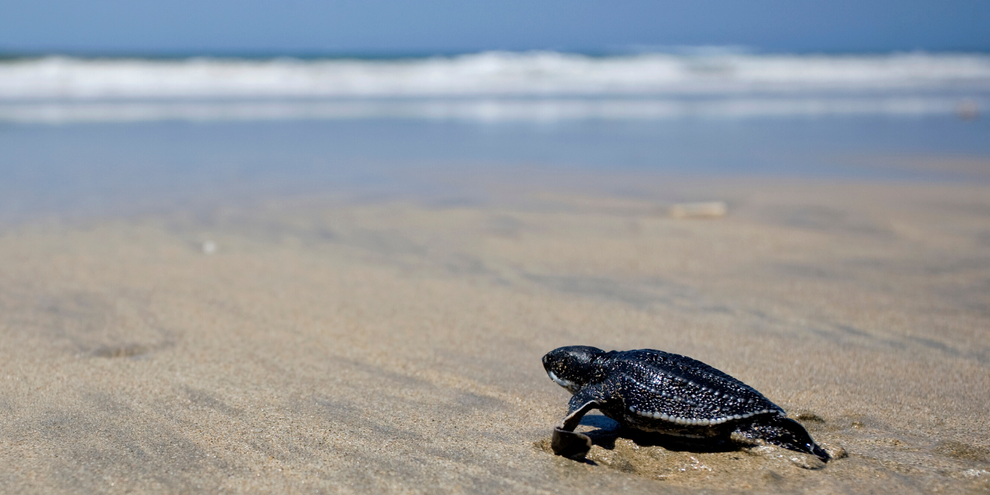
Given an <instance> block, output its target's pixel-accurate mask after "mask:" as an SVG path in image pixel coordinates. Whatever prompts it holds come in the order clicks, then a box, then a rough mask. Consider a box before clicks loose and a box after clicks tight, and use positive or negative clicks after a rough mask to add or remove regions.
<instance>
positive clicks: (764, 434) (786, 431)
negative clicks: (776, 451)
mask: <svg viewBox="0 0 990 495" xmlns="http://www.w3.org/2000/svg"><path fill="white" fill-rule="evenodd" d="M734 433H736V434H739V435H741V436H742V437H744V438H746V439H750V440H763V441H765V442H767V443H769V444H772V445H776V446H778V447H782V448H785V449H787V450H793V451H796V452H804V453H805V454H811V455H813V456H815V457H817V458H819V459H821V461H822V462H828V461H830V460H831V459H832V456H830V455H828V452H825V449H823V448H821V447H819V446H818V444H816V443H815V441H814V440H812V439H811V435H809V434H808V430H805V429H804V426H801V423H798V422H797V421H794V420H793V419H791V418H788V417H785V416H776V415H772V416H766V417H763V418H758V419H755V420H754V421H752V422H750V423H744V424H740V425H739V426H738V427H737V428H736V431H735V432H734Z"/></svg>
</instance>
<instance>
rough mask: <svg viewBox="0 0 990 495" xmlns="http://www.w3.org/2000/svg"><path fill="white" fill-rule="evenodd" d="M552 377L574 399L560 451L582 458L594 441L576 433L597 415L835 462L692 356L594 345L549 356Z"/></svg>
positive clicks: (764, 403)
mask: <svg viewBox="0 0 990 495" xmlns="http://www.w3.org/2000/svg"><path fill="white" fill-rule="evenodd" d="M543 367H544V368H546V370H547V374H548V375H549V376H550V378H551V379H552V380H553V381H554V382H556V383H557V384H558V385H560V386H561V387H564V388H566V389H567V390H568V391H569V392H570V393H571V394H573V395H574V396H573V397H571V400H570V402H569V403H568V414H567V416H566V417H565V418H564V421H563V422H562V424H561V425H560V426H558V427H557V428H555V429H554V435H553V442H552V447H553V450H554V453H556V454H558V455H563V456H567V457H583V456H584V454H586V453H587V452H588V449H589V448H590V447H591V439H590V438H589V437H588V436H586V435H583V434H580V433H577V432H575V431H574V428H576V427H577V425H578V424H579V423H580V422H581V418H582V417H583V416H584V415H585V414H586V413H587V412H588V411H590V410H592V409H598V410H599V411H601V412H602V413H603V414H604V415H605V416H608V417H609V418H612V419H614V420H615V421H617V422H619V423H620V424H621V425H623V426H626V427H630V428H635V429H638V430H643V431H648V432H656V433H662V434H666V435H676V436H682V437H690V438H710V439H716V438H726V439H732V440H734V441H741V442H750V443H753V442H759V441H761V440H762V441H765V442H766V443H769V444H773V445H777V446H779V447H783V448H785V449H790V450H794V451H797V452H804V453H807V454H812V455H814V456H816V457H818V458H819V459H821V460H822V461H824V462H828V461H829V459H831V457H830V456H829V455H828V453H827V452H825V450H824V449H822V448H821V447H819V446H818V445H817V444H815V442H814V440H812V439H811V436H810V435H809V434H808V432H807V431H806V430H805V429H804V427H803V426H801V424H800V423H798V422H797V421H794V420H793V419H790V418H788V417H787V413H785V412H784V410H783V409H781V408H780V406H778V405H776V404H774V403H773V402H770V401H769V400H768V399H767V398H766V397H764V396H763V395H762V394H760V393H759V392H757V391H756V390H755V389H753V387H750V386H749V385H746V384H745V383H743V382H741V381H739V380H736V379H735V378H732V377H731V376H729V375H727V374H725V373H723V372H721V371H719V370H717V369H715V368H712V367H711V366H708V365H707V364H705V363H702V362H701V361H697V360H694V359H691V358H689V357H685V356H680V355H678V354H671V353H668V352H663V351H656V350H652V349H639V350H634V351H621V352H620V351H610V352H605V351H603V350H601V349H598V348H595V347H588V346H570V347H561V348H559V349H554V350H553V351H550V352H548V353H547V354H546V355H545V356H543Z"/></svg>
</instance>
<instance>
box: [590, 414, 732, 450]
mask: <svg viewBox="0 0 990 495" xmlns="http://www.w3.org/2000/svg"><path fill="white" fill-rule="evenodd" d="M580 424H582V425H584V426H591V427H593V428H595V429H594V430H591V431H583V432H581V433H582V434H584V435H587V436H588V438H590V439H591V444H592V445H597V446H599V447H601V448H603V449H606V450H614V449H615V441H616V440H617V439H619V438H625V439H627V440H629V441H631V442H633V443H635V444H636V445H637V446H639V447H661V448H663V449H665V450H669V451H673V452H693V453H696V454H706V453H715V452H735V451H738V450H739V448H740V447H739V445H736V444H734V443H732V442H729V441H725V440H723V439H707V438H684V437H678V436H674V435H664V434H662V433H652V432H648V431H643V430H637V429H635V428H627V427H624V426H622V425H620V424H619V423H618V422H617V421H615V420H612V419H609V418H607V417H605V416H603V415H600V414H588V415H585V416H584V417H583V418H581V423H580Z"/></svg>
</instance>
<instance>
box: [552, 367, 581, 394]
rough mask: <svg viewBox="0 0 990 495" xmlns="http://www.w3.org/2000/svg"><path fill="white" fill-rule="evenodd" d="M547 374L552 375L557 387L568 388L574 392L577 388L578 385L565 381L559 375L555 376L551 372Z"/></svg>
mask: <svg viewBox="0 0 990 495" xmlns="http://www.w3.org/2000/svg"><path fill="white" fill-rule="evenodd" d="M547 374H548V375H550V379H551V380H553V381H554V383H556V384H557V385H560V386H561V387H564V388H566V389H567V390H571V391H573V390H574V389H575V388H576V385H575V383H574V382H572V381H569V380H564V379H563V378H559V377H558V376H557V375H555V374H553V372H552V371H549V370H548V371H547Z"/></svg>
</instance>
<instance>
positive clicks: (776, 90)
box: [0, 52, 990, 221]
mask: <svg viewBox="0 0 990 495" xmlns="http://www.w3.org/2000/svg"><path fill="white" fill-rule="evenodd" d="M987 109H990V55H987V54H925V53H902V54H870V55H768V54H746V53H715V54H706V55H673V54H640V55H630V56H612V57H593V56H586V55H579V54H565V53H555V52H533V53H502V52H492V53H480V54H467V55H462V56H455V57H427V58H407V59H375V60H372V59H309V60H302V59H292V58H278V59H211V58H185V59H159V60H148V59H114V58H102V59H101V58H85V59H84V58H69V57H54V56H53V57H43V58H30V59H11V60H7V61H3V62H0V221H5V220H6V221H9V220H15V221H16V220H18V219H24V218H32V217H35V216H38V215H55V216H72V215H91V214H96V215H100V214H106V213H112V212H117V211H141V210H143V209H152V210H153V209H159V208H170V207H176V206H182V205H187V204H196V203H197V202H210V201H213V202H223V201H227V200H243V199H245V198H247V199H254V200H257V199H259V198H271V197H278V196H279V195H291V194H299V193H305V194H320V193H337V192H342V191H343V192H351V193H361V192H363V193H368V194H397V193H406V194H409V193H416V194H427V195H433V196H449V197H456V196H457V194H458V191H456V190H450V189H449V185H447V184H444V183H441V182H438V181H437V180H436V178H437V177H438V175H443V174H445V173H455V174H460V175H462V176H464V177H468V178H470V177H471V175H472V174H473V173H475V172H479V174H478V175H479V176H482V175H484V174H489V175H490V174H491V173H493V172H494V173H498V172H499V171H504V173H506V174H510V175H511V173H512V172H511V171H513V170H520V169H541V170H543V171H545V172H546V171H550V172H552V173H560V174H566V173H567V172H568V171H569V170H575V169H582V170H595V171H601V172H602V173H609V172H610V171H616V170H634V171H635V170H638V171H651V172H661V173H669V174H675V175H692V176H711V177H724V176H730V175H749V176H753V175H757V176H800V177H829V178H835V177H856V178H875V179H884V180H950V181H966V180H986V177H987V174H985V173H979V170H977V172H978V173H975V174H974V173H973V172H974V170H973V167H969V168H967V169H966V170H962V171H960V170H954V169H946V170H932V169H931V168H930V167H928V168H925V167H920V168H919V167H911V166H909V167H899V166H889V165H890V163H893V162H896V163H901V162H912V160H914V161H917V160H919V159H921V160H928V161H933V160H936V161H937V160H941V159H950V160H956V161H959V160H963V161H967V160H968V161H969V162H974V163H977V164H979V163H986V162H987V160H988V159H990V125H988V123H987V119H986V117H985V115H981V111H982V112H986V111H987ZM912 163H913V162H912ZM878 164H879V165H878ZM881 165H882V166H881ZM977 168H978V165H977ZM479 180H480V179H479Z"/></svg>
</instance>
